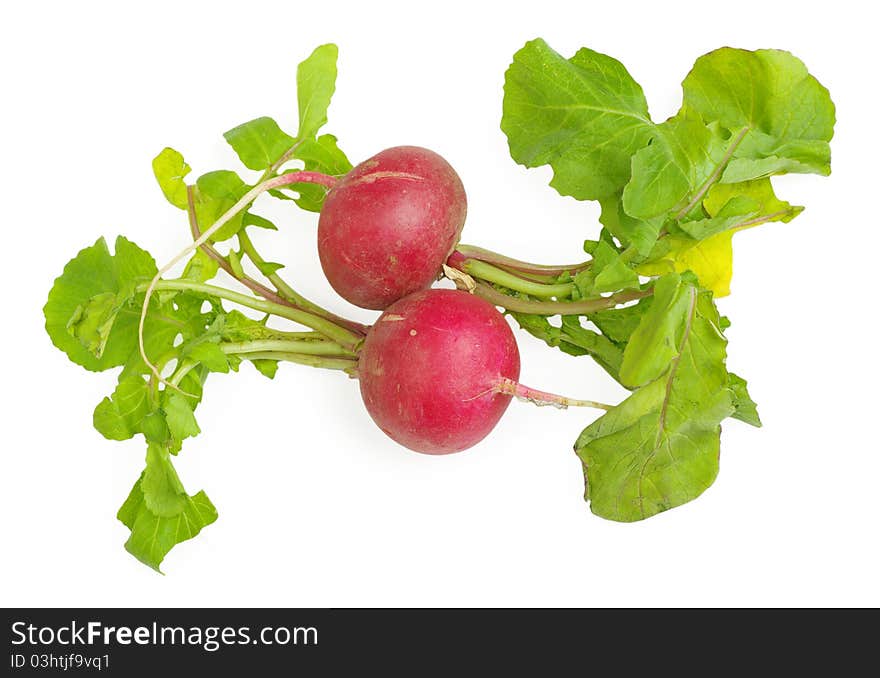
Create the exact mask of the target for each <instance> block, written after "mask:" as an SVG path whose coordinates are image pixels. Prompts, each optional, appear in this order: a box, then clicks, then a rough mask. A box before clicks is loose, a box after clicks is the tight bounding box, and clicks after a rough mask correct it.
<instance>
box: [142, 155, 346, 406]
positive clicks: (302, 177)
mask: <svg viewBox="0 0 880 678" xmlns="http://www.w3.org/2000/svg"><path fill="white" fill-rule="evenodd" d="M337 181H338V180H337V179H336V177H331V176H328V175H326V174H321V173H320V172H304V171H299V172H289V173H287V174H282V175H281V176H278V177H272V178H271V179H268V180H266V181H263V182H261V183H259V184H257V185H256V186H254V187H253V188H251V189H250V190H249V191H248V192H247V193H245V194H244V195H243V196H242V197H241V198H240V199H239V200H238V202H236V203H235V204H234V205H233V206H232V207H230V208H229V209H228V210H226V212H224V213H223V214H222V215H221V216H220V218H219V219H217V221H215V222H214V223H213V224H211V226H210V228H208V230H206V231H205V232H204V233H202V234H201V235H200V236H199V237H198V238H196V239H195V240H194V241H193V242H192V243H191V244H190V245H188V246H187V247H185V248H184V249H183V250H181V251H180V252H179V253H178V254H177V256H175V257H174V258H173V259H171V261H169V262H168V263H167V264H165V265H164V266H163V267H162V268H161V269H159V271H158V272H157V273H156V275H155V276H153V279H152V280H151V281H150V284H149V286H148V287H147V289H146V292H145V294H144V303H143V306H142V307H141V317H140V320H139V321H138V350H139V352H140V355H141V358H142V359H143V361H144V363H145V364H146V366H147V367H148V368H149V370H150V372H151V373H152V375H153V376H154V377H155V378H156V380H157V381H159V382H160V383H163V384H165V385H166V386H169V387H171V388H174V389H176V390H179V388H178V387H177V386H175V385H174V384H171V383H169V382H168V381H167V380H166V379H164V378H163V377H162V375H161V374H159V369H158V368H157V367H156V366H155V365H154V364H153V363H152V362H151V361H150V358H149V356H148V355H147V351H146V348H145V347H144V323H145V322H146V319H147V313H148V312H149V310H150V298H151V297H152V295H153V290H154V289H155V288H156V284H157V283H158V282H159V280H160V279H161V278H162V276H163V275H165V274H166V273H167V272H168V271H170V270H171V269H172V268H174V266H176V265H177V264H178V263H179V262H180V261H182V260H183V259H184V257H186V256H188V255H189V254H190V253H192V252H194V251H195V250H196V249H198V248H199V247H201V246H202V245H204V244H205V243H206V242H208V240H210V238H211V236H213V235H214V234H215V233H216V232H217V231H219V230H220V229H221V228H222V227H223V226H224V225H225V224H227V223H228V222H229V221H230V220H231V219H232V218H233V217H234V216H235V215H236V214H238V213H239V212H241V211H242V210H243V209H245V208H246V207H247V206H248V205H250V204H251V203H252V202H253V201H254V200H256V199H257V197H258V196H259V195H260V194H261V193H263V192H264V191H268V190H271V189H273V188H280V187H281V186H289V185H290V184H299V183H311V184H319V185H321V186H326V187H327V188H332V187H333V186H334V185H335V184H336V182H337Z"/></svg>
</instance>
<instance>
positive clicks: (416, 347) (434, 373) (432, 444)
mask: <svg viewBox="0 0 880 678" xmlns="http://www.w3.org/2000/svg"><path fill="white" fill-rule="evenodd" d="M519 370H520V359H519V350H518V348H517V345H516V340H515V338H514V336H513V332H512V331H511V329H510V326H509V325H508V324H507V321H506V320H505V318H504V316H503V315H501V313H499V312H498V310H497V309H496V308H495V307H494V306H492V304H490V303H489V302H487V301H484V300H483V299H481V298H479V297H476V296H474V295H472V294H468V293H467V292H463V291H460V290H442V289H432V290H425V291H421V292H416V293H414V294H411V295H409V296H407V297H404V298H403V299H401V300H400V301H398V302H396V303H395V304H392V305H391V306H389V307H388V308H387V309H386V310H385V312H384V313H383V314H382V315H381V317H380V318H379V319H378V321H377V322H376V324H375V325H374V326H373V327H372V328H371V329H370V331H369V333H368V334H367V338H366V340H365V341H364V345H363V348H362V349H361V353H360V358H359V362H358V378H359V380H360V389H361V396H362V398H363V401H364V405H365V406H366V408H367V412H369V414H370V416H371V417H372V418H373V420H374V421H375V422H376V424H377V425H378V426H379V428H381V429H382V430H383V431H384V432H385V433H386V434H387V435H388V436H389V437H391V438H392V439H393V440H395V441H396V442H398V443H400V444H401V445H403V446H404V447H408V448H409V449H411V450H414V451H416V452H422V453H424V454H449V453H452V452H459V451H461V450H464V449H467V448H469V447H471V446H473V445H475V444H476V443H478V442H480V441H481V440H482V439H483V438H485V437H486V435H488V434H489V432H490V431H491V430H492V429H493V428H494V427H495V425H496V424H497V423H498V421H499V419H501V416H502V415H503V414H504V412H505V410H506V409H507V406H508V405H509V404H510V401H511V399H512V397H513V394H512V393H511V392H510V390H509V389H506V391H507V392H503V391H505V389H504V384H509V383H510V382H511V381H512V382H516V381H517V380H518V379H519Z"/></svg>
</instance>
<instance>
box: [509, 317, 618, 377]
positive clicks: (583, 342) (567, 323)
mask: <svg viewBox="0 0 880 678" xmlns="http://www.w3.org/2000/svg"><path fill="white" fill-rule="evenodd" d="M510 315H511V316H512V317H513V318H514V319H515V320H516V321H517V323H519V326H520V327H521V328H522V329H524V330H525V331H526V332H528V333H529V334H531V335H532V336H534V337H537V338H538V339H540V340H542V341H544V342H545V343H546V344H547V345H548V346H554V347H557V348H559V350H560V351H562V352H563V353H568V354H569V355H574V356H582V355H589V356H591V357H592V358H593V359H594V360H595V361H596V362H597V363H598V364H599V365H600V366H601V367H602V368H603V369H605V370H606V371H607V372H608V373H609V374H610V375H611V376H612V377H614V378H615V379H617V378H618V376H617V372H618V370H619V369H620V362H621V360H622V358H623V351H622V350H621V349H620V348H619V347H618V346H616V345H615V344H614V343H613V342H612V341H610V340H609V339H608V338H606V337H604V336H602V335H601V334H599V333H598V332H594V331H592V330H588V329H586V328H585V327H583V326H581V324H580V318H579V316H562V327H554V326H553V325H551V324H550V321H549V320H547V318H546V317H544V316H539V315H529V314H526V313H510Z"/></svg>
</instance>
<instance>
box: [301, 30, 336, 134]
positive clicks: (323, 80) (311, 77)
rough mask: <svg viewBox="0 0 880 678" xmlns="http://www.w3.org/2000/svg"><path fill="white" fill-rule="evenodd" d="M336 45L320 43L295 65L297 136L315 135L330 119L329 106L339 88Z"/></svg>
mask: <svg viewBox="0 0 880 678" xmlns="http://www.w3.org/2000/svg"><path fill="white" fill-rule="evenodd" d="M338 54H339V50H338V49H337V47H336V45H333V44H327V45H321V46H320V47H317V48H316V49H315V51H314V52H312V53H311V55H310V56H309V58H308V59H306V60H305V61H303V62H302V63H300V64H299V66H297V69H296V96H297V102H298V104H299V132H298V133H297V138H298V139H312V138H314V137H315V136H316V135H317V134H318V130H319V129H321V127H323V126H324V125H325V124H326V123H327V109H328V108H329V106H330V100H331V99H332V98H333V93H334V92H335V91H336V58H337V56H338Z"/></svg>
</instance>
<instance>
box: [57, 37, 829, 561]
mask: <svg viewBox="0 0 880 678" xmlns="http://www.w3.org/2000/svg"><path fill="white" fill-rule="evenodd" d="M336 56H337V50H336V47H335V46H334V45H322V46H321V47H318V48H317V49H316V50H315V51H314V52H313V53H312V55H311V56H310V57H309V58H308V59H306V60H305V61H303V62H302V63H301V64H300V65H299V67H298V68H297V83H298V91H297V99H298V109H299V128H298V130H297V133H296V135H291V134H288V133H286V132H285V131H283V130H282V129H281V127H280V126H279V125H278V123H276V122H275V121H274V120H273V119H271V118H266V117H263V118H257V119H254V120H251V121H249V122H247V123H244V124H243V125H239V126H238V127H235V128H233V129H231V130H229V131H228V132H226V133H225V134H224V137H225V139H226V141H227V142H228V143H229V144H230V146H231V147H232V149H233V150H234V151H235V153H236V154H237V155H238V157H239V159H240V160H241V162H242V164H243V165H244V166H245V167H247V169H248V170H250V171H252V172H256V173H257V174H256V175H254V177H253V178H252V179H250V180H245V179H244V178H242V177H241V176H239V174H238V173H236V172H232V171H229V170H219V171H213V172H207V173H205V174H202V175H201V176H199V177H198V178H197V179H196V180H195V181H188V180H187V178H188V175H189V173H190V171H191V170H190V166H189V165H188V164H187V163H186V162H185V161H184V159H183V156H182V155H181V154H180V153H178V152H177V151H175V150H173V149H170V148H166V149H164V150H163V151H162V152H161V153H160V154H159V155H158V156H156V158H155V159H154V160H153V171H154V174H155V176H156V178H157V180H158V183H159V186H160V188H161V189H162V192H163V194H164V195H165V197H166V198H167V200H168V201H169V202H170V203H171V204H172V205H174V206H175V207H177V208H179V209H181V210H184V211H185V212H186V217H187V223H188V225H189V230H190V234H191V236H192V242H191V244H190V245H189V246H187V247H186V248H184V249H183V250H182V251H181V252H180V253H179V254H178V255H177V256H175V257H174V258H173V259H172V260H171V261H169V262H168V263H167V264H166V265H164V266H162V267H161V268H159V267H158V266H157V265H156V262H155V261H154V259H153V258H152V257H151V256H150V254H149V253H148V252H146V251H145V250H143V249H141V248H140V247H138V246H137V245H136V244H134V243H133V242H131V241H129V240H127V239H126V238H124V237H121V236H120V237H119V238H118V239H117V241H116V245H115V252H113V253H111V251H110V248H109V247H108V245H107V243H106V242H105V241H104V240H103V238H102V239H99V240H98V241H97V242H96V243H95V244H94V245H92V246H91V247H87V248H85V249H83V250H82V251H81V252H80V253H79V254H78V255H77V256H76V257H75V258H74V259H72V260H71V261H69V262H68V264H67V265H66V266H65V268H64V271H63V272H62V274H61V275H60V276H59V277H58V279H57V280H56V281H55V284H54V285H53V287H52V290H51V291H50V293H49V298H48V300H47V303H46V305H45V307H44V315H45V318H46V330H47V332H48V334H49V336H50V337H51V339H52V342H53V343H54V344H55V346H57V347H58V348H59V349H61V350H62V351H63V352H64V353H66V354H67V356H68V357H69V358H70V360H72V361H73V362H75V363H77V364H79V365H81V366H83V367H84V368H86V369H88V370H92V371H101V370H107V369H112V368H122V369H121V370H120V373H119V379H118V383H117V385H116V388H115V390H114V391H113V393H112V394H110V395H109V396H108V397H107V398H105V399H104V400H103V401H102V402H101V403H99V404H98V406H97V407H96V408H95V411H94V416H93V423H94V426H95V428H96V429H97V430H98V431H99V432H100V433H101V434H102V435H104V436H105V437H106V438H109V439H112V440H127V439H129V438H132V437H135V436H143V437H144V439H145V441H146V443H147V455H146V465H145V468H144V471H143V473H142V474H141V476H140V477H139V478H138V480H137V481H136V482H135V485H134V487H133V488H132V490H131V492H130V493H129V496H128V498H127V499H126V500H125V502H124V503H123V505H122V507H121V508H120V510H119V513H118V517H119V519H120V521H121V522H122V523H123V524H125V526H126V527H127V528H128V529H129V530H131V535H130V538H129V540H128V542H127V543H126V548H127V549H128V551H129V552H131V553H132V554H133V555H134V556H135V557H137V558H138V559H140V560H141V561H143V562H144V563H146V564H148V565H150V566H151V567H154V568H156V569H158V568H159V564H160V563H161V562H162V559H163V558H164V557H165V555H166V554H167V553H168V552H169V550H170V549H171V548H172V547H173V546H174V545H175V544H177V543H179V542H181V541H184V540H186V539H190V538H192V537H194V536H195V535H196V534H198V532H199V530H201V529H202V528H203V527H205V526H206V525H209V524H210V523H212V522H213V521H214V520H215V519H216V518H217V512H216V509H215V508H214V506H213V504H212V503H211V501H210V500H209V499H208V497H207V495H206V494H205V493H204V492H198V493H196V494H193V495H191V494H188V493H187V491H186V490H185V488H184V486H183V483H182V481H181V480H180V478H179V476H178V475H177V471H176V469H175V467H174V459H175V457H176V455H177V454H178V453H179V452H180V450H181V448H182V444H183V441H184V440H185V439H186V438H188V437H191V436H194V435H197V434H198V433H199V431H200V429H199V427H198V425H197V424H196V419H195V410H196V408H197V407H198V405H199V403H200V402H201V398H202V392H203V388H204V384H205V381H206V379H207V377H208V375H209V374H210V373H212V372H219V373H228V372H234V371H237V370H238V369H239V366H240V364H241V363H242V362H248V363H250V364H252V365H253V366H254V367H255V368H256V369H257V370H258V371H259V372H260V373H261V374H263V375H265V376H267V377H269V378H274V376H275V373H276V371H277V370H278V366H279V365H280V364H281V363H297V364H301V365H309V366H312V367H319V368H325V369H330V370H337V371H341V372H343V373H345V374H348V375H349V376H351V377H353V378H356V379H357V380H358V381H359V386H360V393H361V396H362V398H363V402H364V405H365V407H366V410H367V412H368V413H369V415H370V417H372V419H373V421H374V422H375V423H376V425H377V426H378V427H379V428H380V429H381V430H382V431H384V432H385V433H386V434H387V435H388V436H389V437H390V438H392V439H393V440H394V441H396V442H397V443H399V444H400V445H402V446H404V447H406V448H409V449H410V450H414V451H416V452H421V453H425V454H428V455H440V454H448V453H452V452H458V451H461V450H465V449H468V448H470V447H472V446H474V445H476V444H477V443H479V442H480V441H481V440H483V439H484V438H485V437H486V436H487V435H488V434H489V433H490V432H491V431H492V429H493V428H494V427H495V425H496V424H497V423H498V421H499V420H500V418H501V417H502V415H503V414H504V412H505V411H506V410H507V408H508V406H509V404H510V401H511V399H512V398H514V397H518V398H520V399H523V400H527V401H531V402H533V403H536V404H539V405H545V404H550V405H555V406H558V407H567V406H570V405H577V406H586V407H593V408H598V409H601V410H605V413H604V414H602V416H600V417H599V418H597V419H596V420H595V421H592V422H591V423H589V424H588V425H587V427H586V428H585V429H584V430H583V431H582V433H581V434H580V436H579V437H578V439H577V441H576V442H575V445H574V449H575V452H576V454H577V455H578V458H579V459H580V461H581V462H582V465H583V473H584V479H585V484H586V488H585V490H586V491H585V496H586V498H587V499H588V500H589V501H590V508H591V510H592V511H593V512H594V513H596V514H597V515H600V516H602V517H605V518H609V519H612V520H616V521H621V522H631V521H636V520H642V519H644V518H647V517H650V516H652V515H655V514H656V513H659V512H661V511H665V510H667V509H670V508H673V507H675V506H679V505H681V504H684V503H686V502H688V501H690V500H692V499H694V498H695V497H697V496H699V495H700V493H702V492H703V491H704V490H705V489H706V488H708V487H709V486H710V485H711V484H712V482H713V481H714V479H715V476H716V475H717V473H718V468H719V466H718V459H719V452H720V435H721V423H722V422H723V421H726V420H727V419H730V418H733V419H738V420H740V421H743V422H746V423H748V424H751V425H753V426H760V424H761V422H760V418H759V417H758V412H757V406H756V405H755V403H754V402H753V401H752V399H751V397H750V396H749V393H748V390H747V385H746V381H745V380H744V379H742V378H741V377H739V376H738V375H737V374H734V373H733V372H731V371H730V370H729V369H728V367H727V339H726V338H725V336H724V330H725V329H726V327H727V325H728V324H729V321H728V320H727V318H725V317H724V316H722V315H721V314H720V313H719V311H718V308H717V306H716V301H715V300H716V298H717V297H722V296H724V295H726V294H728V293H729V292H730V281H731V275H732V270H733V268H732V263H733V262H732V257H733V250H732V245H731V241H732V238H733V235H734V233H736V232H738V231H740V230H744V229H747V228H752V227H754V226H757V225H760V224H765V223H770V222H774V221H783V222H787V221H791V220H792V219H794V218H795V217H796V216H798V215H799V214H800V213H801V211H802V210H803V208H802V207H800V206H797V205H792V204H790V203H788V202H786V201H785V200H782V199H781V198H778V197H777V196H776V194H775V192H774V187H773V185H772V183H771V181H770V178H771V176H772V175H775V174H785V173H788V172H798V173H806V172H812V173H817V174H822V175H827V174H828V173H829V172H830V147H829V141H830V139H831V137H832V134H833V127H834V115H835V114H834V105H833V103H832V102H831V99H830V97H829V95H828V91H827V89H825V88H824V87H823V86H822V85H821V84H820V83H819V82H818V81H817V80H816V79H815V78H814V77H813V76H811V75H810V74H809V73H808V72H807V70H806V67H805V66H804V64H803V63H802V62H800V61H799V60H798V59H797V58H796V57H794V56H793V55H791V54H789V53H787V52H783V51H779V50H757V51H754V52H750V51H747V50H739V49H733V48H722V49H719V50H716V51H714V52H711V53H709V54H706V55H704V56H702V57H700V58H699V59H698V60H697V62H696V64H695V65H694V68H693V70H692V71H691V72H690V73H689V74H688V75H687V77H686V78H685V79H684V81H683V82H682V93H683V101H682V108H681V110H680V111H679V112H678V113H677V114H676V115H675V116H673V117H671V118H669V119H668V120H666V121H664V122H662V123H655V122H653V121H652V120H651V119H650V116H649V114H648V106H647V101H646V100H645V98H644V95H643V90H642V88H641V87H640V86H639V84H638V83H636V82H635V80H634V79H633V78H632V77H631V76H630V75H629V73H627V71H626V69H625V68H624V67H623V65H622V64H621V63H620V62H618V61H616V60H615V59H612V58H611V57H609V56H607V55H604V54H601V53H599V52H595V51H593V50H590V49H587V48H584V49H582V50H579V51H578V52H577V53H576V54H575V55H574V56H572V57H571V58H565V57H563V56H561V55H560V54H558V53H556V52H555V51H554V50H552V49H551V48H550V46H549V45H547V43H545V42H544V41H543V40H540V39H538V40H533V41H530V42H528V43H527V44H526V45H525V46H524V47H523V48H522V49H521V50H519V51H518V52H517V53H516V54H515V55H514V57H513V61H512V63H511V65H510V68H509V69H508V71H507V72H506V74H505V84H504V104H503V109H504V112H503V117H502V122H501V128H502V130H503V132H504V133H505V134H506V135H507V141H508V145H509V148H510V153H511V156H512V157H513V159H514V160H515V161H516V162H518V163H520V164H522V165H525V166H527V167H537V166H541V165H550V166H551V167H552V169H553V180H552V182H551V185H552V186H553V187H554V188H555V189H556V190H557V191H558V192H559V193H561V194H563V195H566V196H571V197H573V198H575V199H578V200H596V201H598V202H599V204H600V206H601V214H600V216H599V221H600V222H601V224H602V228H601V230H600V231H599V233H598V236H597V239H596V240H586V241H585V242H584V251H585V252H586V254H587V255H589V256H588V258H587V260H586V261H580V262H578V263H574V264H567V265H547V264H535V263H530V262H524V261H520V260H517V259H514V258H511V257H508V256H505V255H503V254H499V253H496V252H492V251H489V250H486V249H483V248H480V247H475V246H469V245H464V244H461V243H460V242H459V239H460V238H461V234H462V229H463V227H464V224H465V217H466V215H467V197H466V194H465V189H464V186H463V185H462V181H461V179H460V178H459V176H458V174H457V173H456V172H455V170H454V169H453V168H452V166H451V165H450V164H449V162H447V161H446V160H445V159H444V158H443V157H441V156H440V155H438V154H437V153H436V152H434V151H431V150H428V149H426V148H421V147H418V146H395V147H393V148H388V149H386V150H383V151H381V152H379V153H377V154H375V155H373V156H372V157H370V158H368V159H366V160H364V161H363V162H361V163H360V164H358V165H357V166H353V165H352V163H351V162H350V161H349V159H348V158H347V157H346V155H345V154H344V153H343V152H342V150H341V149H340V148H339V145H338V143H337V139H336V137H335V136H333V135H331V134H323V133H321V128H322V127H323V126H324V125H325V124H326V122H327V109H328V106H329V104H330V100H331V98H332V95H333V93H334V91H335V87H336ZM780 83H783V84H784V87H782V86H780ZM770 94H772V96H770ZM742 102H750V103H749V105H748V106H743V105H742ZM294 163H296V165H295V166H294ZM264 193H268V194H269V195H271V196H273V197H275V198H278V199H282V200H285V201H288V202H287V204H288V205H289V204H291V201H292V202H295V203H296V204H297V205H298V206H299V207H300V208H302V209H305V210H308V211H311V212H316V213H318V215H319V216H318V218H317V232H316V233H314V234H310V235H309V236H308V237H310V238H312V237H313V238H314V239H315V240H316V242H317V251H318V260H319V262H320V266H321V269H322V270H323V272H324V274H325V276H326V279H327V281H328V282H329V285H330V287H332V289H333V290H335V291H336V292H337V293H338V294H339V296H341V297H342V298H343V299H345V300H347V301H349V302H351V303H352V304H355V305H357V306H360V307H362V308H366V309H371V310H375V311H381V314H377V315H376V317H375V318H374V319H373V321H372V323H371V324H370V325H363V324H361V323H358V322H354V321H352V320H350V319H346V318H343V317H340V316H339V315H338V314H337V313H335V312H333V311H331V310H328V309H327V308H324V307H323V306H322V305H320V304H317V303H315V302H314V301H312V300H309V299H306V298H305V297H304V296H303V295H302V294H300V293H299V292H297V291H296V289H294V287H293V286H292V285H291V284H290V283H289V282H288V281H287V280H286V279H285V277H284V276H285V273H284V272H283V261H284V259H285V257H284V256H283V255H282V256H279V257H277V258H276V257H273V258H272V259H267V258H266V257H264V256H263V255H262V254H261V253H260V252H259V251H258V250H257V247H256V245H255V243H254V240H252V239H251V236H250V233H252V232H253V231H252V230H251V229H257V228H268V229H277V228H278V227H277V226H276V225H275V224H273V223H272V222H271V221H270V220H269V219H267V218H265V217H264V216H262V215H260V214H259V213H257V211H256V210H258V209H259V205H260V203H258V202H257V199H258V198H259V197H260V196H261V195H263V194H264ZM579 256H582V253H580V254H579ZM184 259H186V265H185V267H184V268H183V270H182V272H181V273H180V274H179V276H178V277H170V276H169V274H170V273H171V271H172V269H173V268H174V267H175V266H176V265H177V264H178V263H182V262H183V261H184ZM317 263H318V262H316V265H317ZM221 271H223V273H224V274H226V275H228V276H229V277H231V278H233V279H234V280H235V281H236V283H237V288H239V289H240V288H241V287H244V288H246V289H247V290H248V292H249V293H244V292H241V291H239V289H236V290H233V289H229V288H226V287H223V286H221V285H217V284H212V283H211V282H210V281H212V279H213V278H215V277H216V276H217V275H219V274H220V272H221ZM443 276H446V277H447V278H449V279H450V280H451V281H452V282H454V283H455V286H456V289H438V288H433V285H434V283H435V282H436V281H437V280H438V279H440V278H441V277H443ZM230 302H231V303H234V304H237V305H238V306H240V307H245V308H247V309H251V310H252V311H254V312H256V313H257V314H259V316H258V317H259V319H257V318H254V317H252V316H248V315H246V314H244V313H242V312H240V311H239V310H231V309H230V308H229V307H228V305H227V304H228V303H230ZM499 309H503V311H504V313H505V315H502V313H501V312H500V311H499ZM506 316H507V317H506ZM550 316H558V317H559V321H558V322H554V323H551V322H550V321H549V320H548V317H550ZM270 317H275V318H280V319H284V320H286V321H290V322H291V323H293V324H294V327H292V328H288V329H283V330H281V329H275V328H274V326H270V325H269V324H268V322H267V320H268V318H270ZM508 317H510V318H512V319H513V320H515V321H516V323H518V324H519V325H520V327H521V328H522V329H524V330H525V331H526V332H528V333H529V334H531V335H533V336H534V337H536V338H538V339H540V340H542V341H544V342H545V343H546V344H547V345H549V346H551V347H554V348H558V349H560V350H561V351H563V352H565V353H566V354H569V355H572V356H576V357H577V356H588V357H590V358H592V359H593V360H595V361H596V362H597V363H598V364H599V365H600V366H601V367H602V368H603V369H604V370H605V371H606V372H607V373H608V375H609V376H610V377H611V378H612V379H614V380H615V381H616V382H618V383H619V384H620V385H621V386H622V387H624V388H625V389H626V390H627V392H628V395H627V396H626V398H625V399H624V400H623V401H622V402H620V403H619V404H617V405H613V406H612V405H605V404H602V403H598V402H593V401H589V400H573V399H571V398H567V397H563V396H559V395H554V394H552V393H547V392H544V391H540V390H537V389H533V388H529V387H527V386H524V385H523V384H521V383H519V374H520V356H519V351H518V349H517V344H516V341H515V339H514V336H513V333H512V331H511V326H510V325H509V324H508Z"/></svg>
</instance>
